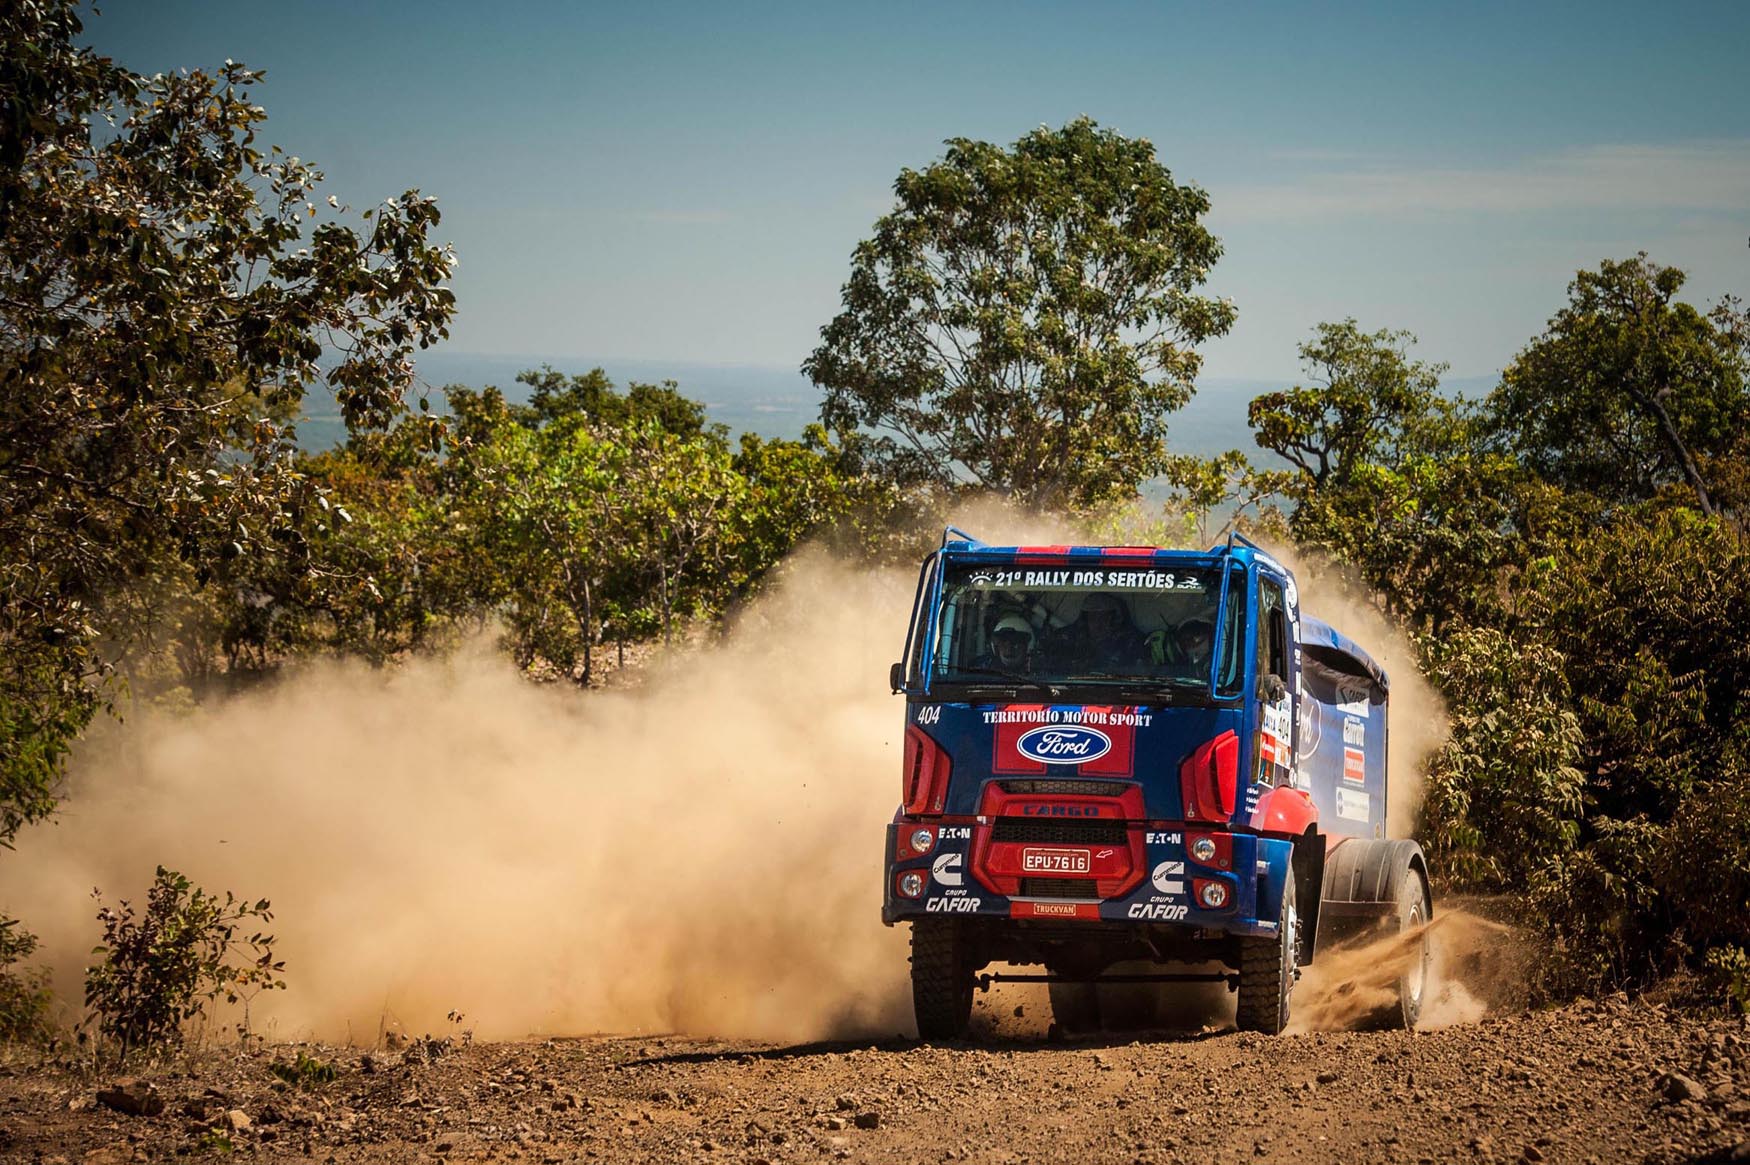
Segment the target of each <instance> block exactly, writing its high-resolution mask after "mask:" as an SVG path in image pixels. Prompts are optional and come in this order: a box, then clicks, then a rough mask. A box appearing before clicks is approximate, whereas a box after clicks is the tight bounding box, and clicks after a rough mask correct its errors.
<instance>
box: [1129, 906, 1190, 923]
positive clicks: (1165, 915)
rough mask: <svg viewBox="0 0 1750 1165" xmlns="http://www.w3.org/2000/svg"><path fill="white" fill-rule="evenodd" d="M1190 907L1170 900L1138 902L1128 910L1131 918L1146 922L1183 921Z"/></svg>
mask: <svg viewBox="0 0 1750 1165" xmlns="http://www.w3.org/2000/svg"><path fill="white" fill-rule="evenodd" d="M1189 909H1190V908H1189V907H1186V906H1181V905H1179V904H1177V903H1168V902H1137V903H1134V904H1132V905H1131V907H1130V910H1129V911H1128V912H1127V914H1128V916H1129V917H1131V918H1136V919H1141V920H1142V921H1144V922H1183V921H1184V919H1185V914H1186V912H1187V911H1188V910H1189Z"/></svg>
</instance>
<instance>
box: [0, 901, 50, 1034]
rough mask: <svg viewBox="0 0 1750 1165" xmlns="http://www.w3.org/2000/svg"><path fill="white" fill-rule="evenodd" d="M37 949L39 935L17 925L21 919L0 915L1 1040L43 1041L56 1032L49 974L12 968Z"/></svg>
mask: <svg viewBox="0 0 1750 1165" xmlns="http://www.w3.org/2000/svg"><path fill="white" fill-rule="evenodd" d="M35 951H36V935H34V934H32V933H30V932H29V931H28V930H25V929H24V928H23V927H22V926H20V925H18V919H16V918H7V917H5V916H4V915H0V1040H4V1041H7V1042H13V1043H41V1042H46V1041H47V1040H48V1039H49V1038H51V1037H52V1036H53V1035H54V1025H53V1024H52V1023H51V1022H50V1021H49V1005H50V1003H52V1002H53V999H54V995H53V993H52V992H50V990H49V973H48V972H47V971H45V970H42V969H40V968H38V969H34V970H13V968H14V967H15V966H16V965H17V964H18V963H21V962H23V961H24V960H25V959H28V958H29V957H30V956H31V955H32V954H33V953H35Z"/></svg>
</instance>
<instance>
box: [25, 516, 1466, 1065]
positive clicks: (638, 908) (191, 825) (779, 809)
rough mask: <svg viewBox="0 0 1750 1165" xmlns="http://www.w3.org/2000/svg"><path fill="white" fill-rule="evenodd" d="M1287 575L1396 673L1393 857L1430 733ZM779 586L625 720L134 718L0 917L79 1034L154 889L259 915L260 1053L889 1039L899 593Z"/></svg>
mask: <svg viewBox="0 0 1750 1165" xmlns="http://www.w3.org/2000/svg"><path fill="white" fill-rule="evenodd" d="M954 519H955V523H956V524H957V525H960V526H962V527H963V528H968V529H971V530H972V531H974V532H975V533H977V534H978V535H979V536H981V537H983V538H984V539H986V540H987V541H990V542H991V543H993V544H998V545H1001V544H1005V543H1020V544H1029V543H1031V544H1038V543H1052V542H1074V541H1079V540H1082V539H1083V538H1085V535H1078V533H1077V531H1076V530H1075V529H1074V527H1072V526H1071V525H1069V524H1067V523H1050V522H1042V521H1041V520H1040V519H1039V518H1037V516H1029V515H1025V514H1023V513H1021V512H1019V511H1017V510H1015V509H1013V508H1011V507H1008V506H1006V505H1004V504H1002V503H1001V502H996V501H984V502H980V503H976V504H974V505H971V506H968V507H963V508H962V509H960V510H959V511H957V512H956V514H955V515H954ZM1295 565H1296V567H1297V571H1304V572H1305V573H1302V574H1301V575H1300V579H1301V591H1302V595H1303V603H1304V604H1305V609H1306V610H1308V611H1309V612H1313V613H1316V614H1318V615H1319V616H1320V617H1321V618H1324V619H1326V620H1327V621H1329V622H1332V623H1333V624H1334V625H1336V626H1338V627H1341V628H1342V629H1343V630H1344V631H1345V632H1347V633H1348V634H1350V635H1352V636H1354V637H1355V638H1356V639H1357V640H1359V641H1360V642H1362V643H1364V644H1366V645H1367V647H1368V649H1369V651H1371V652H1373V653H1374V654H1375V656H1376V658H1379V659H1380V660H1381V662H1382V663H1383V664H1384V665H1385V666H1386V667H1387V668H1388V669H1390V670H1391V672H1392V678H1393V699H1392V731H1393V737H1392V743H1393V762H1392V782H1393V789H1392V805H1391V815H1392V828H1393V832H1394V834H1395V835H1398V836H1403V835H1405V831H1406V830H1407V824H1406V823H1407V822H1408V821H1409V820H1411V819H1412V818H1413V814H1414V811H1415V808H1416V806H1415V803H1414V800H1413V792H1414V790H1415V784H1414V783H1413V782H1412V781H1411V779H1410V775H1411V774H1413V773H1414V772H1415V771H1416V766H1417V765H1418V763H1419V761H1420V758H1421V756H1422V755H1423V753H1425V751H1426V750H1427V749H1428V748H1430V747H1432V746H1433V744H1435V743H1437V742H1438V739H1439V736H1440V734H1441V733H1442V732H1443V727H1442V719H1441V717H1440V715H1439V711H1438V701H1437V700H1436V699H1435V698H1434V697H1433V695H1432V693H1431V692H1430V691H1429V690H1428V688H1427V686H1426V684H1424V683H1423V682H1422V681H1421V679H1420V677H1419V676H1418V674H1417V672H1416V669H1415V667H1414V666H1413V657H1412V655H1411V653H1410V649H1409V646H1408V643H1407V641H1406V640H1405V639H1404V637H1403V636H1402V635H1401V634H1400V633H1398V632H1397V631H1396V630H1395V629H1394V628H1392V627H1391V626H1390V625H1389V623H1388V622H1387V621H1386V620H1385V619H1384V618H1383V617H1381V616H1380V615H1379V614H1378V613H1377V612H1376V611H1374V610H1373V609H1372V608H1371V607H1369V606H1368V605H1366V604H1365V603H1363V602H1360V601H1358V600H1356V599H1355V598H1354V597H1353V596H1352V595H1351V594H1350V593H1349V592H1347V591H1346V590H1344V589H1343V588H1342V587H1341V586H1340V585H1339V584H1338V582H1337V579H1336V576H1335V575H1334V573H1332V572H1328V571H1323V570H1320V569H1319V568H1318V567H1317V565H1316V564H1305V563H1297V564H1295ZM779 576H780V577H779V579H778V581H777V582H776V583H775V584H774V585H773V586H772V587H770V588H769V589H768V591H767V593H766V595H765V596H764V597H763V598H761V599H760V600H759V601H757V602H756V603H754V604H752V605H751V606H750V607H749V608H748V609H747V610H746V611H744V612H743V613H742V614H741V615H740V616H739V617H738V618H737V620H736V621H735V623H734V625H733V626H732V627H731V628H730V629H729V630H728V631H727V632H726V633H725V634H724V635H723V636H722V637H721V638H720V639H716V640H713V641H712V642H710V643H708V644H705V645H702V646H698V647H695V648H691V649H687V650H684V651H677V652H675V653H673V654H671V655H669V656H667V657H666V658H665V659H663V660H662V661H659V662H658V663H657V664H656V665H654V667H653V668H652V669H651V672H650V675H649V677H648V679H647V681H646V682H645V683H644V684H643V685H642V686H641V687H639V688H637V689H636V690H607V691H592V692H589V693H579V692H577V691H575V690H573V689H569V688H566V687H563V686H551V687H539V686H536V685H532V684H530V683H529V682H527V681H526V680H525V679H523V678H522V677H521V676H519V675H518V674H517V673H516V671H515V669H514V668H513V667H512V666H511V665H510V664H509V663H508V662H507V661H505V660H504V659H503V658H502V656H501V655H499V654H498V653H497V652H495V651H494V650H492V649H491V647H490V645H489V644H487V643H485V642H480V643H475V644H473V645H471V646H468V647H465V648H464V649H462V650H461V651H459V652H457V653H456V654H454V655H452V656H450V657H449V658H447V659H419V660H414V661H411V662H409V663H406V664H404V665H402V666H400V667H397V668H393V669H388V670H373V669H370V668H368V667H366V666H364V665H359V664H350V663H322V664H312V665H307V666H302V667H299V668H297V669H294V670H292V671H290V672H289V673H288V674H286V675H285V676H284V677H283V678H282V679H280V680H279V681H278V682H275V683H273V684H271V685H268V686H265V687H264V688H262V689H260V690H257V691H255V692H252V693H249V694H245V695H242V696H239V697H235V698H233V699H230V700H226V701H223V702H219V703H215V704H213V705H210V706H207V707H204V708H201V709H198V710H197V711H195V712H194V713H193V714H188V715H173V714H170V713H153V712H151V711H149V710H139V711H137V712H135V713H134V714H132V715H131V716H130V718H129V720H128V722H127V723H126V724H125V725H122V726H119V727H117V726H113V725H112V726H111V727H110V728H108V729H107V730H104V731H100V732H98V733H96V734H95V735H94V736H93V738H92V739H91V740H90V741H88V742H87V744H86V745H85V746H84V747H82V749H81V750H80V753H79V755H78V757H77V759H76V761H75V764H74V768H73V772H72V774H71V780H70V796H69V799H68V801H67V802H66V804H65V806H64V808H63V810H62V812H61V813H60V815H59V817H58V819H57V820H56V821H55V822H54V823H53V824H50V825H47V826H42V827H37V828H34V829H31V830H27V831H26V832H25V834H24V835H23V836H22V837H21V838H20V840H19V846H18V848H19V852H18V853H17V854H16V855H14V856H13V857H11V858H10V859H8V860H7V861H6V862H4V863H0V909H4V910H5V911H7V912H8V913H11V914H13V915H15V916H17V917H21V918H23V919H24V920H25V922H26V925H28V926H30V927H32V928H33V929H34V930H36V931H37V932H38V933H39V934H40V935H41V936H42V939H43V946H42V951H41V954H42V955H43V956H44V957H43V959H42V961H43V962H45V963H47V964H48V965H50V966H52V967H53V968H54V969H55V971H56V974H57V982H56V986H57V991H58V993H59V995H60V997H61V998H62V999H65V1000H77V999H78V998H79V997H80V994H81V988H80V975H81V973H82V971H83V968H84V966H85V964H86V962H87V959H88V955H89V952H90V948H91V946H92V944H93V943H94V942H95V941H96V938H97V925H96V923H95V921H94V920H93V914H94V912H95V908H96V904H95V903H94V902H93V901H92V899H91V897H90V894H91V889H92V888H93V887H101V888H102V890H103V893H104V897H105V900H106V901H111V902H113V901H115V900H116V899H118V898H124V897H125V898H131V899H133V900H135V901H136V902H137V901H139V900H140V899H141V898H143V896H144V891H145V888H146V887H147V885H148V884H149V883H150V880H151V877H152V870H153V868H154V866H156V865H158V864H160V863H162V864H164V865H167V866H171V867H173V868H177V869H180V870H181V871H182V872H183V873H185V874H187V875H188V876H189V877H190V878H191V879H193V880H194V881H195V882H196V883H198V884H200V885H202V886H205V887H207V888H208V889H209V890H224V889H230V890H234V891H236V892H237V893H238V894H239V895H242V896H246V897H248V898H257V897H265V898H269V899H271V900H272V902H273V907H274V911H275V914H276V916H277V917H276V921H275V925H274V931H275V933H276V934H277V936H278V944H277V953H278V955H279V956H280V957H282V958H284V959H285V961H286V965H287V973H286V977H287V981H288V984H289V989H288V990H287V991H285V992H275V993H270V994H267V995H263V996H260V997H258V998H257V999H255V1000H254V1001H253V1004H252V1013H251V1016H250V1019H251V1023H252V1027H253V1029H254V1030H255V1031H257V1032H262V1033H264V1034H267V1035H269V1036H270V1037H273V1038H302V1037H306V1036H313V1037H316V1038H321V1039H327V1040H333V1041H347V1040H350V1041H352V1042H356V1043H372V1042H374V1041H375V1040H376V1039H377V1037H378V1034H379V1033H380V1032H381V1030H382V1029H383V1028H384V1027H385V1026H394V1027H399V1028H401V1029H404V1030H405V1031H407V1032H409V1033H421V1032H440V1033H441V1032H444V1031H448V1030H454V1029H453V1028H452V1027H451V1026H450V1021H448V1020H447V1019H446V1017H447V1016H448V1015H449V1014H450V1013H452V1012H459V1013H461V1014H462V1016H463V1017H464V1018H463V1019H462V1020H461V1021H460V1022H461V1026H462V1027H465V1028H466V1029H469V1030H472V1031H474V1032H475V1033H476V1034H477V1035H478V1036H480V1037H481V1038H515V1037H521V1036H524V1035H528V1034H532V1033H549V1034H576V1033H584V1032H591V1031H615V1032H636V1031H651V1032H656V1031H680V1032H686V1033H688V1034H692V1035H699V1036H721V1037H728V1038H755V1039H771V1040H807V1039H820V1038H849V1037H857V1036H868V1035H890V1034H892V1033H894V1032H896V1031H902V1030H910V1029H911V1016H910V992H909V985H908V982H907V976H906V969H907V961H906V955H907V949H906V947H907V944H906V938H907V935H906V930H905V928H893V929H889V928H885V927H883V926H882V925H881V924H880V920H879V914H878V904H879V887H880V877H881V853H880V837H881V828H882V826H883V825H884V823H885V822H886V821H887V820H888V819H889V818H890V817H891V815H892V812H893V807H894V805H895V803H896V801H897V794H898V773H899V756H900V747H901V740H902V732H903V713H902V709H901V707H900V703H899V700H898V698H897V697H893V696H891V695H889V693H888V692H887V687H886V674H887V665H888V664H889V663H890V662H891V661H892V660H894V659H895V658H897V657H898V655H899V651H900V646H901V642H902V639H903V635H904V628H905V626H906V617H907V614H908V612H909V604H910V600H911V592H912V585H913V582H914V581H915V569H913V568H899V569H892V570H877V569H873V568H869V567H867V566H861V565H855V564H847V563H844V562H842V561H837V560H834V559H831V558H829V557H828V556H827V555H825V554H824V553H818V552H805V553H803V554H800V555H797V556H795V557H794V558H793V559H792V560H791V561H790V562H788V563H786V564H785V565H784V566H783V567H782V568H781V570H780V572H779ZM1442 925H1444V921H1443V922H1442ZM1309 994H1310V993H1309Z"/></svg>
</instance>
